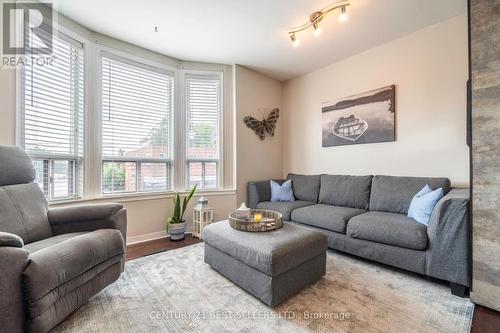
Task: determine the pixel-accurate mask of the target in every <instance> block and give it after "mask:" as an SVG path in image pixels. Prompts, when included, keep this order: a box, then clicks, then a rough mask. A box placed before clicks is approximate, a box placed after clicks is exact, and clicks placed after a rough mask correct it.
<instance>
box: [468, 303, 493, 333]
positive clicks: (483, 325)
mask: <svg viewBox="0 0 500 333" xmlns="http://www.w3.org/2000/svg"><path fill="white" fill-rule="evenodd" d="M490 332H491V333H499V332H500V312H497V311H495V310H491V309H488V308H485V307H484V306H481V305H476V306H475V308H474V318H473V319H472V328H471V333H490Z"/></svg>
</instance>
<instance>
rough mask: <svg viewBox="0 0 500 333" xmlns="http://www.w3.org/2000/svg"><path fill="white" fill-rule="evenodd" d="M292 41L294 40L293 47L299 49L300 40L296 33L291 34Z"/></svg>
mask: <svg viewBox="0 0 500 333" xmlns="http://www.w3.org/2000/svg"><path fill="white" fill-rule="evenodd" d="M290 39H291V40H292V45H293V46H295V47H297V46H299V45H300V39H297V37H296V36H295V33H291V34H290Z"/></svg>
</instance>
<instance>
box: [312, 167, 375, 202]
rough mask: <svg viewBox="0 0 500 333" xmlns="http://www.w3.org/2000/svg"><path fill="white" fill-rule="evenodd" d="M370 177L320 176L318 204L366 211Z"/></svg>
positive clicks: (368, 199)
mask: <svg viewBox="0 0 500 333" xmlns="http://www.w3.org/2000/svg"><path fill="white" fill-rule="evenodd" d="M371 183H372V176H340V175H321V187H320V190H319V203H323V204H328V205H334V206H342V207H351V208H358V209H365V210H366V209H368V205H369V203H370V187H371Z"/></svg>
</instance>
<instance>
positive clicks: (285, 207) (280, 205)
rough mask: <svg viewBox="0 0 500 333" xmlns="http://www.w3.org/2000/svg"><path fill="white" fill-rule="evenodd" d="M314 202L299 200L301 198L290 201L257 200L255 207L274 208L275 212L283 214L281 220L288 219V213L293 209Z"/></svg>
mask: <svg viewBox="0 0 500 333" xmlns="http://www.w3.org/2000/svg"><path fill="white" fill-rule="evenodd" d="M314 204H315V203H314V202H311V201H301V200H297V201H291V202H285V201H283V202H271V201H264V202H259V203H258V204H257V208H258V209H268V210H274V211H275V212H278V213H281V215H283V220H285V221H290V215H291V214H292V212H293V211H294V210H295V209H297V208H300V207H305V206H311V205H314Z"/></svg>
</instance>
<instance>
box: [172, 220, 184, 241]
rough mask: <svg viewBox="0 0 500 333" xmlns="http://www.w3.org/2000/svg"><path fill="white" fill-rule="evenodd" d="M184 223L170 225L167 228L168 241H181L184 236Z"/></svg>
mask: <svg viewBox="0 0 500 333" xmlns="http://www.w3.org/2000/svg"><path fill="white" fill-rule="evenodd" d="M186 226H187V223H186V221H184V222H181V223H170V224H169V226H168V234H169V235H170V240H173V241H176V240H183V239H184V237H185V234H186Z"/></svg>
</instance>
